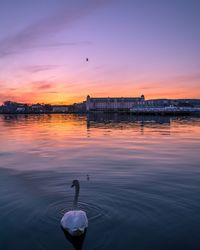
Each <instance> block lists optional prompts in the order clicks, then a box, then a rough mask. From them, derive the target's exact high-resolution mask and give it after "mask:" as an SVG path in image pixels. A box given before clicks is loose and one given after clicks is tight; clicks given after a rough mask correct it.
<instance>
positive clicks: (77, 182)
mask: <svg viewBox="0 0 200 250" xmlns="http://www.w3.org/2000/svg"><path fill="white" fill-rule="evenodd" d="M71 187H79V181H78V180H73V181H72V185H71Z"/></svg>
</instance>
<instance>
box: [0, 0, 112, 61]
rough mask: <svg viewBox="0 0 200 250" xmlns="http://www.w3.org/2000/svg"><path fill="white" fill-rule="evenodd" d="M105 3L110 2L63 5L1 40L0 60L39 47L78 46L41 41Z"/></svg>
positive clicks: (104, 0) (101, 0) (71, 43)
mask: <svg viewBox="0 0 200 250" xmlns="http://www.w3.org/2000/svg"><path fill="white" fill-rule="evenodd" d="M107 2H110V0H107V1H106V0H95V1H94V0H87V1H84V4H83V3H79V5H78V6H77V4H76V5H74V6H73V7H72V8H69V7H68V5H67V4H65V5H64V6H62V9H60V10H59V11H56V12H55V13H54V14H53V15H51V16H48V17H46V18H43V19H41V20H39V21H37V22H35V23H33V24H31V25H29V26H27V27H26V28H24V29H23V30H21V31H20V32H18V33H16V34H13V35H10V36H8V37H5V38H3V39H1V40H0V58H1V57H6V56H9V55H12V54H16V53H19V52H23V51H25V50H29V49H32V48H36V47H40V46H41V47H44V46H49V47H56V46H72V45H77V44H80V42H49V43H48V44H46V43H45V44H44V41H42V40H43V39H44V38H45V39H47V37H51V36H52V35H54V34H55V33H58V32H60V31H62V30H66V29H67V28H68V27H70V26H71V25H72V24H73V23H75V22H76V21H78V20H80V19H81V18H83V17H84V16H87V15H89V14H90V13H91V12H93V11H95V10H96V9H98V8H99V7H101V6H102V5H104V4H106V3H107ZM51 38H52V37H51ZM82 43H87V44H89V43H90V42H89V41H84V42H82Z"/></svg>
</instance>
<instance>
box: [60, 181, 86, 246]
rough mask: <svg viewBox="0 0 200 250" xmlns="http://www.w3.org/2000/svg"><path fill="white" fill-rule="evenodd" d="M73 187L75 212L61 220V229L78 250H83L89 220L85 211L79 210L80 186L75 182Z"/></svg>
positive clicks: (70, 212)
mask: <svg viewBox="0 0 200 250" xmlns="http://www.w3.org/2000/svg"><path fill="white" fill-rule="evenodd" d="M71 187H75V196H74V202H73V210H70V211H68V212H67V213H65V214H64V216H63V217H62V219H61V222H60V223H61V228H62V230H63V232H64V234H65V237H66V238H67V239H68V240H69V241H70V242H71V243H72V245H73V246H74V248H75V249H76V250H81V249H82V245H83V242H84V239H85V235H86V232H87V227H88V219H87V215H86V213H85V211H83V210H78V208H77V207H78V196H79V190H80V184H79V181H78V180H73V182H72V185H71Z"/></svg>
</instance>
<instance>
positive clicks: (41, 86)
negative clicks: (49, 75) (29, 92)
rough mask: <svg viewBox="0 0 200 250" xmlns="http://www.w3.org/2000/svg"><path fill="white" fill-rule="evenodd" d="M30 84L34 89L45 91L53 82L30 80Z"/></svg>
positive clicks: (51, 86) (52, 85)
mask: <svg viewBox="0 0 200 250" xmlns="http://www.w3.org/2000/svg"><path fill="white" fill-rule="evenodd" d="M30 85H31V87H32V88H33V89H34V90H35V91H37V90H41V91H42V90H45V91H46V90H49V89H51V88H53V87H54V83H52V82H48V81H35V82H32V83H31V84H30Z"/></svg>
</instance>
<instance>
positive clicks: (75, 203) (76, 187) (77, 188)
mask: <svg viewBox="0 0 200 250" xmlns="http://www.w3.org/2000/svg"><path fill="white" fill-rule="evenodd" d="M79 189H80V187H79V185H76V186H75V196H74V202H73V207H74V209H77V207H78V196H79Z"/></svg>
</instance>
